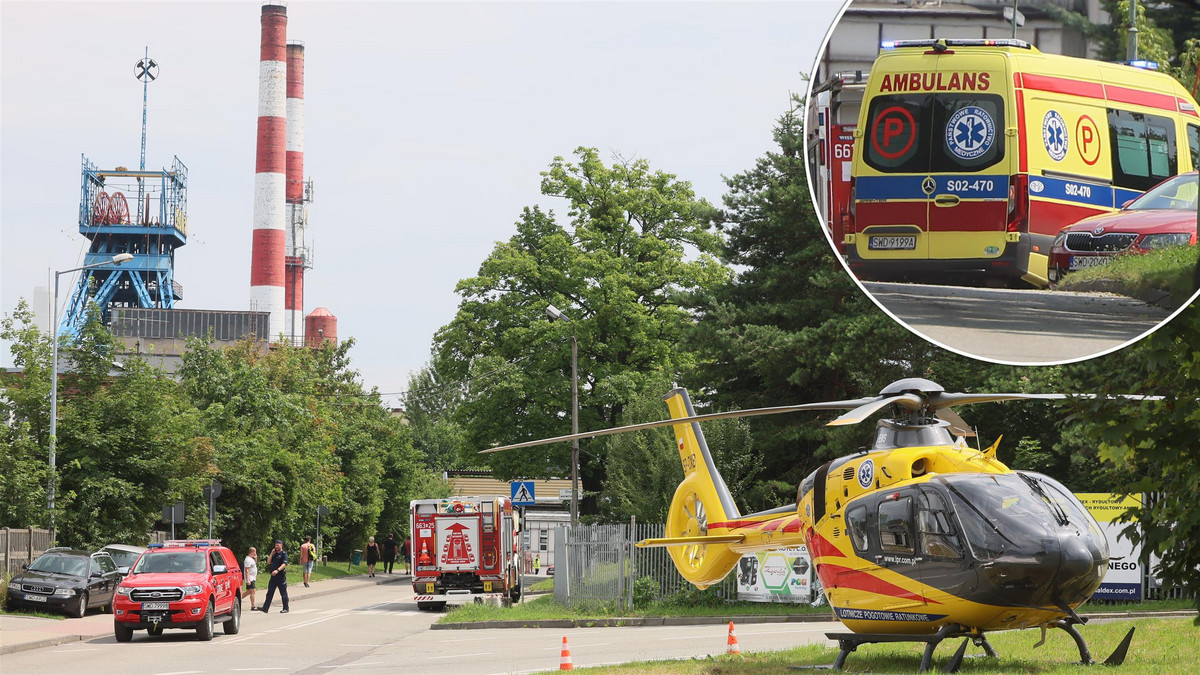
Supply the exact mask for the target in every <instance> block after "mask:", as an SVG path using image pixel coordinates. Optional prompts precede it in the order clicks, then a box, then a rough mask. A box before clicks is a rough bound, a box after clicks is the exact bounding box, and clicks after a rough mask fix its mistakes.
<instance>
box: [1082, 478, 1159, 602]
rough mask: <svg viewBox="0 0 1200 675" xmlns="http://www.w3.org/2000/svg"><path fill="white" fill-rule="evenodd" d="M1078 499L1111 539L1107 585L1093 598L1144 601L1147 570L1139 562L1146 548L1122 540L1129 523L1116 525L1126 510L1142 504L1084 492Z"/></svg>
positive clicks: (1119, 496)
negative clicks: (1143, 549) (1144, 574)
mask: <svg viewBox="0 0 1200 675" xmlns="http://www.w3.org/2000/svg"><path fill="white" fill-rule="evenodd" d="M1075 496H1076V497H1077V498H1079V501H1080V502H1082V503H1083V505H1084V506H1085V507H1087V510H1088V511H1089V512H1091V514H1092V517H1093V518H1095V519H1096V522H1097V523H1100V529H1101V530H1103V531H1104V536H1105V537H1106V538H1107V539H1108V558H1109V560H1108V572H1107V573H1105V575H1104V583H1102V584H1100V588H1098V589H1096V592H1095V593H1094V594H1092V597H1093V598H1097V599H1101V600H1141V599H1142V571H1143V570H1142V564H1141V563H1140V562H1139V561H1138V559H1139V558H1140V557H1141V555H1142V547H1141V546H1136V547H1135V546H1134V545H1133V542H1131V541H1129V539H1127V538H1125V537H1119V535H1120V534H1121V530H1123V529H1125V528H1126V527H1127V526H1128V523H1118V522H1116V520H1117V518H1119V517H1120V515H1121V514H1122V513H1124V512H1125V509H1127V508H1129V507H1131V506H1137V505H1138V504H1139V500H1138V497H1124V496H1122V495H1117V494H1109V493H1107V492H1080V493H1076V494H1075Z"/></svg>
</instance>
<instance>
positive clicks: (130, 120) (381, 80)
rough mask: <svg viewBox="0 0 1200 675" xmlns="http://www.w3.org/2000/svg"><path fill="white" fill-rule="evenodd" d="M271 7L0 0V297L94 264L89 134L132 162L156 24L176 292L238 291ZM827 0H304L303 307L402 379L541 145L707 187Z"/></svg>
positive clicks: (154, 129)
mask: <svg viewBox="0 0 1200 675" xmlns="http://www.w3.org/2000/svg"><path fill="white" fill-rule="evenodd" d="M262 4H263V3H262V2H242V1H240V0H239V1H231V2H153V3H151V2H137V3H110V2H85V3H66V2H44V1H43V2H12V1H10V0H3V2H0V27H2V28H0V31H2V32H0V69H2V70H0V75H2V77H0V124H2V127H0V134H2V136H0V155H2V157H0V160H2V164H0V226H2V227H0V265H2V266H3V270H2V276H0V312H3V313H4V314H11V312H12V311H13V309H14V308H15V307H16V305H17V301H18V299H19V298H20V297H25V298H27V299H30V300H31V301H32V299H33V291H34V287H35V286H46V285H47V278H48V272H49V271H50V270H64V269H69V268H71V267H75V266H78V265H81V264H83V263H82V260H83V255H84V253H85V252H86V250H87V245H88V241H87V239H86V238H85V237H83V236H82V235H80V234H79V229H78V223H77V214H78V208H79V197H80V155H85V156H87V158H88V159H89V160H90V161H91V162H93V163H94V164H96V165H97V166H99V167H100V168H110V169H111V168H115V167H116V166H128V167H136V166H137V164H138V154H139V146H140V137H141V121H142V84H141V82H139V81H138V80H136V79H135V77H134V64H135V63H136V62H137V61H138V60H139V59H141V58H142V55H143V51H144V50H145V48H146V47H147V46H149V51H150V56H151V58H153V59H154V60H155V61H157V62H158V64H159V66H160V71H159V77H158V79H157V80H156V81H154V82H152V83H151V84H150V91H149V114H148V115H149V119H148V122H149V128H148V133H147V136H148V140H147V149H146V167H147V169H154V170H159V169H162V168H164V167H169V166H170V164H171V161H172V157H173V156H178V157H179V158H180V160H181V161H182V162H183V163H184V164H186V165H187V167H188V170H189V180H188V222H189V226H188V244H187V246H184V247H182V248H180V249H179V250H178V251H177V252H176V258H175V278H176V280H177V281H179V282H180V283H182V284H183V286H184V300H183V302H182V303H180V304H179V307H181V308H187V309H218V310H245V309H249V302H250V300H249V293H250V291H249V280H250V241H251V222H252V191H253V185H254V153H255V128H256V127H255V125H256V115H257V112H256V105H257V96H258V56H259V53H258V49H259V31H260V24H259V17H260V12H261V10H260V8H261V5H262ZM841 4H842V3H841V2H840V0H799V1H793V2H716V3H698V2H664V3H654V2H629V3H617V2H524V3H509V2H484V3H466V2H437V3H410V2H369V3H355V2H307V1H304V0H293V1H292V2H290V3H288V4H287V8H288V35H287V37H288V39H289V40H299V41H303V42H304V43H305V46H306V50H305V51H306V54H305V59H306V64H305V66H306V73H305V75H306V77H305V105H306V130H305V174H306V177H311V178H312V179H313V180H314V183H315V190H314V194H315V201H314V202H313V203H312V204H311V205H310V220H309V238H310V240H311V241H312V244H313V255H314V263H315V266H314V268H313V269H311V270H309V272H308V273H307V276H306V277H305V287H306V294H305V295H306V297H305V308H304V309H305V313H308V312H311V311H312V310H313V309H315V308H317V307H326V308H328V309H329V310H330V311H331V312H332V313H333V314H335V315H336V316H337V317H338V334H339V337H341V338H347V337H354V338H355V339H356V340H357V344H356V345H355V347H354V350H353V351H352V352H351V358H352V361H353V366H354V367H355V368H356V369H358V370H359V371H361V374H362V379H363V381H364V382H365V384H366V385H367V386H368V387H370V386H377V387H379V390H380V391H381V392H383V393H385V394H395V393H398V392H402V391H403V390H404V389H405V387H406V386H407V383H408V375H409V374H410V373H411V372H413V371H416V370H418V369H420V368H421V367H422V366H424V365H425V363H426V362H427V361H428V359H429V354H430V348H431V345H432V339H433V335H434V333H435V332H436V331H437V330H438V329H439V328H440V327H442V326H443V325H445V324H447V323H448V322H449V321H450V320H451V319H452V318H453V316H454V313H455V310H456V309H457V306H458V299H459V298H458V296H457V295H455V293H454V286H455V284H456V283H457V282H458V281H459V280H460V279H463V278H466V277H470V276H474V275H475V273H476V272H477V271H478V268H479V264H480V263H481V262H482V261H483V260H484V258H485V257H486V256H487V255H488V254H489V253H490V252H491V250H492V249H493V247H494V245H495V243H496V242H497V241H501V240H507V239H508V238H509V237H510V236H512V234H513V233H514V232H515V227H514V223H515V222H516V220H517V218H518V216H519V214H520V211H521V209H522V207H524V206H531V205H534V204H540V205H542V206H543V207H545V208H548V209H554V210H555V212H556V214H558V215H559V217H560V222H563V221H562V220H561V219H562V217H564V216H565V215H566V213H565V211H566V209H565V208H564V206H565V205H564V203H563V202H561V200H553V199H547V198H545V197H542V196H541V195H540V193H539V191H538V185H539V175H538V174H539V172H540V171H542V170H544V169H545V168H546V167H547V166H548V165H549V163H550V162H551V160H552V159H553V158H554V156H555V155H563V156H569V155H570V154H571V152H572V151H573V150H574V148H576V147H577V146H581V145H582V146H592V147H597V148H599V149H600V151H601V153H602V155H603V156H605V157H606V158H609V159H610V160H611V158H612V156H613V155H614V154H620V155H622V156H624V157H642V158H646V159H647V160H649V161H650V163H651V167H652V169H656V170H663V171H666V172H669V173H673V174H676V175H677V176H679V178H681V179H683V180H687V181H690V182H691V183H692V185H693V186H694V188H695V190H696V192H697V194H698V195H699V196H701V197H705V198H707V199H708V200H709V201H711V202H713V203H714V204H719V203H720V200H721V196H722V194H723V193H724V188H725V184H724V182H723V179H722V176H723V175H725V176H730V175H733V174H735V173H738V172H741V171H744V170H746V169H748V168H749V167H751V166H752V164H753V162H754V161H755V159H756V158H757V157H759V156H761V155H762V154H763V153H764V152H765V151H767V150H769V149H771V147H772V143H771V129H772V124H773V122H774V121H775V120H776V119H777V118H778V117H779V115H781V114H782V113H783V112H785V111H786V110H787V108H788V105H789V96H790V95H791V94H792V93H801V92H803V90H804V79H803V75H806V74H808V73H809V71H810V70H811V69H812V65H813V61H814V59H815V58H816V55H817V53H818V50H819V48H820V46H821V42H822V40H823V39H824V37H825V34H826V32H827V30H828V28H829V27H830V25H831V23H832V22H833V19H834V17H835V15H836V14H837V12H838V10H839V9H840V7H841ZM802 74H803V75H802ZM610 163H611V162H610ZM73 281H74V280H73V279H68V278H67V277H65V276H64V278H63V281H62V288H61V290H60V295H61V297H60V304H61V302H63V301H65V299H66V296H68V295H69V294H70V290H71V289H72V288H73V286H72V285H71V284H72V282H73ZM0 347H2V348H3V355H2V357H0V358H2V360H0V363H2V364H3V365H11V364H12V358H11V355H10V354H9V352H8V345H7V344H4V345H0ZM387 400H388V401H389V402H394V400H395V399H394V397H387Z"/></svg>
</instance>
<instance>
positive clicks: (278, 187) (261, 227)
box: [250, 5, 287, 341]
mask: <svg viewBox="0 0 1200 675" xmlns="http://www.w3.org/2000/svg"><path fill="white" fill-rule="evenodd" d="M286 59H287V8H286V7H283V6H280V5H263V8H262V42H261V46H260V50H259V62H258V149H257V153H256V155H255V174H254V241H253V248H252V249H251V252H250V309H251V310H254V311H260V312H269V313H270V315H271V320H270V324H269V325H270V331H271V334H270V335H269V336H266V337H267V338H268V339H269V340H271V341H275V340H277V339H279V335H280V334H281V333H283V332H285V326H284V261H283V258H284V249H285V246H286V234H285V233H286V229H285V227H284V225H285V222H286V220H285V213H284V197H285V185H286V166H287V145H286V140H287V139H286V136H287V100H286V89H287V60H286Z"/></svg>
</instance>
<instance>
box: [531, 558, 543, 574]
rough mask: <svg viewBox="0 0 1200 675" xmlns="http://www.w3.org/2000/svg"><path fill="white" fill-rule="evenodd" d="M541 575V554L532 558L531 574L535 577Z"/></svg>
mask: <svg viewBox="0 0 1200 675" xmlns="http://www.w3.org/2000/svg"><path fill="white" fill-rule="evenodd" d="M541 573H542V554H541V553H539V554H537V555H535V556H533V574H534V576H537V575H539V574H541Z"/></svg>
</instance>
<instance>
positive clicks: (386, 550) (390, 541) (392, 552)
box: [383, 533, 396, 574]
mask: <svg viewBox="0 0 1200 675" xmlns="http://www.w3.org/2000/svg"><path fill="white" fill-rule="evenodd" d="M395 564H396V535H394V534H391V533H389V534H388V536H387V539H384V540H383V572H384V574H391V573H392V565H395Z"/></svg>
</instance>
